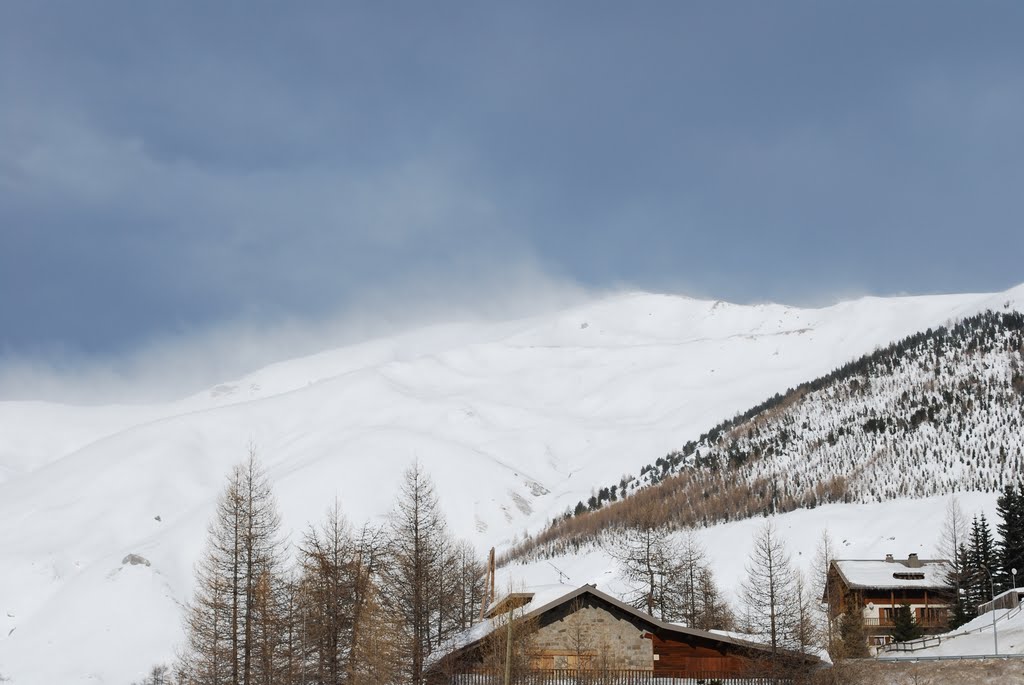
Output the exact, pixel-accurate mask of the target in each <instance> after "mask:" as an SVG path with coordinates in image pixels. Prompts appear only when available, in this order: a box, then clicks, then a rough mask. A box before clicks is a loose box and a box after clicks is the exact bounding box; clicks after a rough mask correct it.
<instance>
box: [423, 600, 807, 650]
mask: <svg viewBox="0 0 1024 685" xmlns="http://www.w3.org/2000/svg"><path fill="white" fill-rule="evenodd" d="M514 594H515V595H517V596H523V595H526V594H530V593H521V592H520V593H514ZM583 595H591V596H593V597H595V598H597V599H599V600H601V601H603V602H606V603H607V604H610V605H612V606H614V607H616V608H618V609H620V610H621V611H623V612H625V613H626V614H629V615H632V616H634V617H635V618H637V619H639V620H640V621H642V622H644V623H646V624H648V625H649V626H651V628H652V629H654V630H660V631H662V632H666V633H670V634H674V635H678V636H692V637H696V638H698V639H702V640H710V641H712V642H718V643H723V644H727V645H731V646H733V647H737V648H742V649H749V650H754V651H757V652H771V647H770V646H768V645H765V644H762V643H758V642H751V641H749V640H743V639H739V638H736V637H732V636H729V635H723V634H721V633H713V632H710V631H706V630H698V629H696V628H687V627H685V626H681V625H679V624H677V623H667V622H665V621H660V620H658V619H656V618H654V617H653V616H651V615H650V614H648V613H646V612H644V611H641V610H640V609H637V608H636V607H634V606H631V605H629V604H626V603H625V602H623V601H621V600H618V599H616V598H615V597H612V596H611V595H608V594H605V593H603V592H601V591H600V590H598V589H597V587H595V586H594V585H583V586H580V587H578V588H576V589H574V590H570V591H568V592H565V593H561V594H555V595H554V597H553V598H552V593H551V592H550V591H548V592H538V593H536V594H535V595H534V598H535V599H536V597H538V596H539V597H542V599H541V600H540V601H544V600H545V599H546V600H547V601H546V602H545V603H543V604H541V605H540V606H537V607H536V608H534V609H532V610H531V611H529V612H528V613H526V614H524V615H523V616H520V617H517V618H516V619H515V620H516V621H529V620H531V619H534V618H537V617H539V616H541V615H543V614H545V613H547V612H549V611H551V610H553V609H556V608H557V607H560V606H562V605H564V604H568V603H570V602H572V601H573V600H575V599H577V598H578V597H581V596H583ZM503 601H504V598H502V599H500V600H498V601H497V602H496V603H495V604H494V605H492V611H493V608H496V607H497V606H500V605H501V604H502V603H503ZM530 603H531V604H532V602H530ZM490 615H492V616H493V615H496V614H494V613H491V614H490ZM495 627H496V626H495V625H494V621H493V619H488V620H485V621H482V622H480V623H477V624H476V625H474V626H472V627H471V628H469V629H468V630H466V631H464V632H463V633H461V634H460V635H459V636H456V638H455V639H454V640H453V641H452V642H451V643H449V644H448V645H444V646H443V647H442V648H441V649H439V650H437V652H436V653H435V654H432V655H431V656H430V658H429V659H428V661H429V662H430V663H431V664H434V663H437V662H438V661H440V660H441V659H443V658H444V657H446V656H449V655H455V654H458V653H462V652H465V651H468V650H469V649H471V648H473V647H475V646H476V645H478V644H479V643H480V642H482V641H483V640H484V638H486V637H487V636H488V635H490V634H491V632H492V631H493V630H494V629H495ZM780 651H781V652H783V653H786V654H789V655H791V656H798V657H799V658H801V659H806V660H808V661H812V662H819V661H820V659H818V658H817V657H815V656H813V655H807V654H798V653H796V652H790V651H789V650H780Z"/></svg>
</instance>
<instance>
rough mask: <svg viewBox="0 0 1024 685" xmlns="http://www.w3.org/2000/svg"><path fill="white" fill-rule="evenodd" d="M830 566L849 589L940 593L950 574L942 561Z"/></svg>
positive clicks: (853, 562) (873, 561)
mask: <svg viewBox="0 0 1024 685" xmlns="http://www.w3.org/2000/svg"><path fill="white" fill-rule="evenodd" d="M832 564H833V565H834V566H835V567H836V570H838V571H839V575H840V576H842V578H843V580H844V581H845V582H846V585H847V586H848V587H850V588H853V589H866V588H878V589H884V590H900V589H915V588H916V589H922V590H925V589H927V590H931V589H943V588H947V587H949V583H948V582H947V580H946V578H947V576H948V575H949V573H950V572H952V570H953V565H952V564H951V563H950V562H949V561H947V560H945V559H921V560H919V561H918V560H916V559H915V560H913V561H911V560H906V559H894V560H891V561H889V560H885V559H836V560H834V561H833V562H832Z"/></svg>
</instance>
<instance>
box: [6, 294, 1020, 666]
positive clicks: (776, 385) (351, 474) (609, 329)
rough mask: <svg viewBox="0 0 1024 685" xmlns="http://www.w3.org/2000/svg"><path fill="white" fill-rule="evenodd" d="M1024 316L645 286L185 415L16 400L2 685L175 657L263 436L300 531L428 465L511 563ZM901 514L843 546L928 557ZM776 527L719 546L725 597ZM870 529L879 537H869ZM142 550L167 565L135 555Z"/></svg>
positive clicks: (438, 329) (591, 571)
mask: <svg viewBox="0 0 1024 685" xmlns="http://www.w3.org/2000/svg"><path fill="white" fill-rule="evenodd" d="M1022 303H1024V287H1018V288H1015V289H1014V290H1011V291H1008V292H1006V293H999V294H989V295H950V296H933V297H907V298H890V299H882V298H864V299H860V300H856V301H851V302H844V303H841V304H838V305H835V306H832V307H827V308H821V309H797V308H793V307H786V306H781V305H757V306H739V305H731V304H727V303H724V302H709V301H700V300H694V299H689V298H683V297H672V296H663V295H650V294H642V293H629V294H623V295H617V296H613V297H607V298H604V299H601V300H597V301H595V302H592V303H590V304H586V305H582V306H578V307H574V308H572V309H569V310H566V311H563V312H560V313H557V314H552V315H544V316H539V317H534V318H528V319H521V320H516V321H509V322H504V323H459V324H449V325H441V326H434V327H430V328H426V329H419V330H415V331H411V332H409V333H406V334H403V335H399V336H394V337H390V338H386V339H380V340H373V341H369V342H366V343H363V344H360V345H354V346H349V347H345V348H342V349H337V350H331V351H327V352H324V353H322V354H318V355H314V356H311V357H306V358H303V359H297V360H292V361H286V362H282V363H280V364H276V365H273V366H270V367H267V368H265V369H262V370H260V371H257V372H255V373H253V374H250V375H249V376H247V377H245V378H242V379H239V380H237V381H232V382H226V383H222V384H220V385H218V386H216V387H214V388H212V389H211V390H210V391H208V392H205V393H202V394H199V395H196V396H193V397H189V398H185V399H183V400H180V401H177V402H172V403H167V404H160V405H149V406H103V407H75V406H66V405H58V404H52V403H41V402H3V403H0V550H2V554H0V674H3V675H6V676H8V677H11V678H12V679H13V682H15V683H18V685H22V684H24V683H125V682H128V681H130V680H131V679H133V678H136V677H138V676H140V675H141V674H142V672H143V671H144V670H145V669H146V668H148V667H149V666H150V665H152V664H153V663H154V662H156V661H161V660H167V659H168V658H169V657H170V655H171V653H172V649H173V647H174V645H175V644H176V643H177V642H178V641H179V639H180V636H181V632H180V619H179V603H180V602H181V601H183V600H184V599H185V598H186V597H188V595H189V594H190V591H191V584H192V564H193V563H194V561H195V559H196V558H197V555H198V553H199V549H200V547H201V545H202V543H203V539H204V535H205V527H206V524H207V521H208V520H209V517H210V514H211V512H212V509H213V501H214V498H215V497H216V495H217V493H218V491H219V490H220V489H221V487H222V486H223V484H224V479H225V474H226V473H227V471H228V469H229V468H230V466H231V465H232V464H233V463H235V462H237V461H239V460H241V459H242V458H243V457H244V456H245V453H246V449H247V445H248V444H249V443H250V441H251V442H253V443H255V445H256V446H257V450H258V452H259V453H260V455H261V457H262V459H263V461H264V463H265V464H266V466H267V467H268V470H269V473H270V476H271V478H272V479H273V482H274V485H275V489H276V493H277V496H278V499H279V501H280V505H281V509H282V513H283V517H284V521H285V527H286V529H288V530H291V531H298V530H301V529H303V528H304V527H305V525H306V523H307V522H309V521H310V520H314V519H317V518H319V517H320V516H321V514H322V513H323V511H324V510H325V509H326V507H327V506H328V504H329V503H330V502H332V501H333V500H334V498H335V497H336V496H337V497H338V498H339V500H340V502H341V504H342V506H343V508H344V509H345V510H346V511H347V512H348V514H349V516H350V517H351V518H352V519H353V520H355V521H357V522H361V521H362V520H364V519H370V520H380V517H381V516H382V515H383V514H385V513H386V512H387V511H388V509H389V508H390V506H391V504H392V500H393V497H394V495H395V493H396V491H397V488H398V483H399V479H400V476H401V472H402V470H403V469H404V468H405V467H407V466H408V465H409V464H410V463H411V462H412V461H413V460H414V459H419V460H420V461H421V462H422V463H423V465H424V466H425V468H426V470H427V471H428V472H430V473H431V475H432V476H433V478H434V480H435V482H436V485H437V490H438V493H439V495H440V498H441V501H442V504H443V506H444V508H445V511H446V513H447V516H448V520H449V523H450V525H451V528H452V529H453V532H455V533H456V534H457V535H459V536H462V537H467V538H469V539H471V540H473V541H474V542H475V543H476V544H477V545H478V546H479V547H480V548H481V549H484V548H486V547H488V546H491V545H496V546H498V547H499V548H500V547H501V546H503V545H504V544H507V543H508V542H510V541H511V540H512V539H513V538H514V536H515V535H517V534H519V533H521V532H523V531H533V530H536V529H538V528H539V527H540V526H542V525H543V524H544V523H545V522H546V521H548V520H550V519H551V518H552V517H553V516H556V515H558V514H560V513H562V512H563V511H564V510H565V509H566V507H568V506H571V505H573V504H575V502H576V501H578V500H580V499H586V498H587V497H589V495H590V494H591V488H592V487H594V486H595V485H602V484H606V483H609V482H613V481H614V480H616V479H618V478H619V477H620V476H621V475H623V474H625V473H636V471H637V470H638V468H639V466H640V465H642V464H645V463H648V462H650V461H652V460H653V459H654V458H656V457H658V456H660V455H663V454H665V453H667V452H668V451H669V450H672V449H675V448H678V447H679V446H681V445H682V444H683V443H684V442H685V441H686V440H689V439H692V438H695V437H697V436H698V435H699V434H700V433H701V432H703V431H705V430H707V429H708V428H710V427H711V426H712V425H714V424H715V423H717V422H718V421H719V420H721V419H723V418H725V417H727V416H730V415H732V414H734V413H736V412H738V411H741V410H744V409H746V408H747V407H749V406H751V405H753V404H756V403H758V402H760V401H762V400H763V399H765V398H766V397H768V396H770V395H772V394H774V393H776V392H780V391H783V390H785V389H786V388H787V387H789V386H792V385H795V384H797V383H799V382H801V381H804V380H808V379H810V378H813V377H815V376H817V375H820V374H822V373H824V372H827V371H829V370H831V369H832V368H834V367H836V366H838V365H839V364H841V363H843V362H845V361H847V360H849V359H851V358H854V357H856V356H859V355H861V354H864V353H867V352H870V351H871V350H872V349H874V348H875V347H878V346H881V345H884V344H887V343H889V342H891V341H893V340H895V339H897V338H900V337H903V336H905V335H908V334H910V333H913V332H915V331H918V330H922V329H924V328H927V327H929V326H936V325H940V324H942V323H945V322H947V321H950V320H953V319H956V318H958V317H961V316H964V315H968V314H972V313H975V312H977V311H980V310H984V309H1002V308H1003V307H1004V305H1007V304H1009V305H1010V306H1013V307H1016V308H1020V306H1021V304H1022ZM882 506H883V507H885V506H893V507H897V508H896V509H891V510H890V509H885V508H879V507H868V508H865V509H862V510H856V509H849V510H838V509H837V510H836V512H837V513H836V516H837V517H839V518H840V519H842V520H845V519H843V517H844V516H848V514H840V513H838V512H840V511H851V512H852V511H858V512H859V513H857V514H855V515H854V514H849V516H853V519H854V521H852V522H851V525H850V526H849V528H848V529H845V528H843V526H845V525H846V524H841V525H840V524H837V526H838V527H837V529H836V530H834V531H833V532H834V534H836V535H837V541H839V542H841V540H842V539H843V537H846V538H847V539H848V540H850V542H849V546H851V547H853V546H855V545H861V547H858V548H856V549H859V550H862V551H860V552H858V554H867V553H868V552H869V551H870V552H871V553H872V555H877V554H883V553H885V552H889V551H893V552H895V553H899V554H903V553H904V552H906V551H916V550H914V549H905V550H899V549H892V548H891V547H892V546H891V545H890V546H888V547H887V546H886V545H885V544H882V543H884V542H885V541H886V539H887V536H891V533H890V534H887V533H886V530H887V529H891V530H905V531H907V532H912V531H914V528H903V527H901V526H902V525H903V524H902V523H899V522H898V519H899V516H903V517H905V518H908V519H912V520H916V521H917V527H918V531H919V530H920V528H921V527H922V526H923V525H924V523H925V522H930V521H931V520H932V514H933V513H934V512H932V510H931V509H929V508H927V506H926V505H919V504H918V503H893V504H892V505H882ZM901 506H902V507H904V509H902V510H901V509H899V507H901ZM919 506H925V507H926V508H925V509H920V508H919ZM965 509H967V510H968V511H970V510H971V507H970V505H968V506H966V507H965ZM824 511H825V508H821V509H818V510H815V511H811V512H794V513H793V514H790V515H789V516H791V517H795V518H793V519H785V520H787V521H788V520H793V521H803V523H801V524H800V526H799V530H801V531H804V532H807V533H808V535H810V538H812V539H808V540H803V537H802V535H801V536H797V538H799V539H800V540H801V542H800V543H799V544H800V545H801V547H800V548H799V550H798V551H799V556H803V555H805V554H809V553H810V550H812V549H813V538H814V537H816V533H814V534H813V535H811V534H810V533H809V532H808V531H810V530H811V529H812V528H820V527H821V526H820V525H819V524H820V523H821V522H822V521H823V519H822V516H823V512H824ZM883 511H889V512H890V513H886V514H882V513H880V512H883ZM876 512H879V513H876ZM898 512H902V513H898ZM920 512H926V513H924V514H922V513H920ZM804 516H806V517H808V518H807V519H802V518H800V517H804ZM894 517H895V518H894ZM875 521H877V522H878V524H877V526H876V525H875V524H874V523H873V522H875ZM812 523H813V524H814V525H813V526H812V525H811V524H812ZM756 525H757V522H743V523H737V524H730V525H729V526H721V527H717V528H715V529H712V531H706V532H705V533H704V535H705V537H706V542H707V543H708V547H709V550H711V552H712V556H713V557H714V558H715V559H716V562H715V563H716V564H717V565H718V566H717V567H716V568H718V570H719V571H720V578H721V579H722V583H723V585H725V586H726V587H727V588H731V587H732V586H733V583H734V581H735V579H736V578H737V577H738V576H739V574H740V572H741V569H742V559H741V558H742V557H743V556H744V554H745V550H746V548H747V545H748V542H749V539H750V536H751V534H752V531H753V529H754V528H756ZM840 529H842V530H843V531H845V532H840ZM866 530H871V531H874V532H873V533H872V536H871V540H874V541H875V543H876V544H874V546H872V545H869V544H868V542H867V539H866V538H865V539H864V541H863V542H855V540H860V539H861V537H863V533H864V531H866ZM858 531H860V532H859V533H858ZM855 533H856V534H857V535H856V536H855ZM708 536H710V537H708ZM850 536H854V537H850ZM908 541H909V538H908ZM889 542H893V543H895V542H896V540H892V541H889ZM796 544H797V543H796V542H794V545H796ZM876 551H877V554H876ZM129 553H135V554H140V555H142V556H144V557H145V558H147V559H148V560H149V561H150V562H151V565H150V566H145V565H124V564H122V559H123V558H124V557H125V556H126V555H127V554H129ZM592 563H593V564H594V565H591V564H592ZM559 565H560V566H566V567H568V569H567V573H569V576H570V577H571V578H572V579H573V581H574V582H576V581H578V582H586V581H587V580H597V581H598V582H599V584H601V583H603V582H604V580H603V579H601V578H600V576H601V575H603V574H604V570H605V569H603V568H601V564H600V563H599V562H594V561H593V560H592V559H590V557H586V556H584V557H581V558H579V559H569V560H562V561H561V562H559ZM538 568H540V567H538ZM547 568H548V569H550V568H551V567H550V566H547ZM544 582H551V580H550V578H548V579H546V580H545V581H544ZM554 582H557V576H556V577H555V580H554Z"/></svg>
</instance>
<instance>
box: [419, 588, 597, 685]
mask: <svg viewBox="0 0 1024 685" xmlns="http://www.w3.org/2000/svg"><path fill="white" fill-rule="evenodd" d="M576 590H577V588H576V587H573V586H571V585H559V584H553V585H531V586H528V587H523V588H522V589H520V590H516V591H514V592H509V593H506V594H505V595H500V596H499V597H498V599H496V600H495V601H493V602H491V604H490V606H489V607H488V608H487V613H491V612H492V611H493V610H494V609H495V608H497V607H498V606H500V605H501V604H502V603H504V601H505V600H506V599H507V598H508V597H509V596H520V595H530V597H531V598H530V601H528V602H526V603H525V607H526V609H525V611H532V610H534V609H537V608H538V607H542V606H546V605H548V604H550V603H552V602H554V601H556V600H558V599H560V598H562V597H564V596H565V595H568V594H570V593H572V592H575V591H576ZM496 618H497V617H494V618H485V619H484V620H482V621H479V622H478V623H475V624H473V625H472V626H470V627H469V628H467V629H466V630H464V631H462V632H461V633H458V634H457V635H455V636H454V637H453V638H452V639H451V640H449V641H447V642H445V643H444V644H441V645H439V646H438V648H437V649H435V650H434V651H433V652H431V654H430V656H428V657H427V659H426V661H425V662H424V666H426V667H430V666H432V665H433V664H434V663H436V662H437V661H438V660H440V659H441V658H442V657H443V656H444V655H446V654H450V653H452V652H454V651H456V650H459V649H462V648H463V647H466V646H468V645H471V644H473V643H474V642H479V641H480V640H482V639H484V638H485V637H487V635H489V634H490V633H491V631H493V630H494V629H495V628H497V627H498V626H499V625H501V622H499V621H497V620H495V619H496Z"/></svg>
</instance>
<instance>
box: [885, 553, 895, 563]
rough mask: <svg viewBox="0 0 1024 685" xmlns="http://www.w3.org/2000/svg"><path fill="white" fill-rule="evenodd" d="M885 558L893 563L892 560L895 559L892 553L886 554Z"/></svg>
mask: <svg viewBox="0 0 1024 685" xmlns="http://www.w3.org/2000/svg"><path fill="white" fill-rule="evenodd" d="M885 560H886V561H888V562H889V563H890V564H891V563H892V561H893V559H892V555H891V554H886V555H885Z"/></svg>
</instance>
